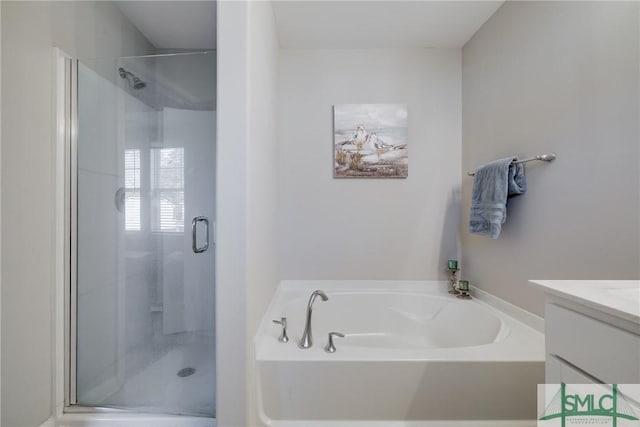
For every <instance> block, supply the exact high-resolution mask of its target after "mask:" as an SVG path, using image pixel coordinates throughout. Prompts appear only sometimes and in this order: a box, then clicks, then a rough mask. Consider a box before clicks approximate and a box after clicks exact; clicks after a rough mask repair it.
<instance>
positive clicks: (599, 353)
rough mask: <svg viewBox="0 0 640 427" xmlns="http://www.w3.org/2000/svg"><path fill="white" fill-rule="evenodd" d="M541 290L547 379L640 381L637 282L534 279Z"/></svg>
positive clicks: (554, 381)
mask: <svg viewBox="0 0 640 427" xmlns="http://www.w3.org/2000/svg"><path fill="white" fill-rule="evenodd" d="M529 283H530V284H531V285H532V286H534V287H536V288H538V289H541V290H542V291H543V292H544V293H545V301H546V303H545V318H544V321H545V377H546V378H545V380H546V383H548V384H558V383H566V384H585V383H605V384H640V281H638V280H532V281H530V282H529Z"/></svg>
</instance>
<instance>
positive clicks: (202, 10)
mask: <svg viewBox="0 0 640 427" xmlns="http://www.w3.org/2000/svg"><path fill="white" fill-rule="evenodd" d="M114 3H115V4H116V5H117V6H118V8H119V9H120V10H121V11H122V13H124V15H125V16H126V17H127V18H128V19H129V21H131V23H132V24H133V25H134V26H135V27H136V28H138V30H139V31H140V32H141V33H142V34H143V35H144V36H145V37H146V38H147V40H149V42H151V44H152V45H154V46H155V47H156V48H158V49H214V48H215V47H216V3H215V1H188V0H180V1H164V0H161V1H154V0H150V1H149V0H145V1H115V2H114Z"/></svg>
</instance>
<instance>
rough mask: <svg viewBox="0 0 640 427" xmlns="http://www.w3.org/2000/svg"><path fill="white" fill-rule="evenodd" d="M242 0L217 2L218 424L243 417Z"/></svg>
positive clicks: (237, 422)
mask: <svg viewBox="0 0 640 427" xmlns="http://www.w3.org/2000/svg"><path fill="white" fill-rule="evenodd" d="M247 9H248V6H247V3H246V2H231V1H224V2H220V3H218V16H217V19H218V20H217V22H218V39H217V40H218V52H217V53H218V98H217V108H216V110H217V112H218V129H217V143H218V145H217V153H216V156H217V159H218V163H217V171H216V173H217V174H216V195H217V205H216V218H217V241H216V247H215V249H216V264H217V268H216V300H217V301H224V303H220V304H218V307H216V325H217V328H216V364H217V367H216V398H217V411H216V412H217V414H216V415H217V418H218V425H219V426H221V427H236V426H244V425H247V423H246V413H247V406H246V398H247V392H248V390H247V384H246V374H245V371H246V363H247V354H246V353H247V345H248V342H247V341H248V337H247V326H246V324H247V318H246V317H247V308H246V304H247V300H246V298H247V277H246V267H245V266H246V260H247V241H246V239H247V227H246V224H247V220H246V218H247V213H246V212H247V185H248V183H247V163H248V162H247V145H248V142H247V141H248V114H247V113H248V84H247V79H248V61H247V59H248V58H247V56H248V55H247V49H248V36H249V34H250V30H249V20H248V10H247Z"/></svg>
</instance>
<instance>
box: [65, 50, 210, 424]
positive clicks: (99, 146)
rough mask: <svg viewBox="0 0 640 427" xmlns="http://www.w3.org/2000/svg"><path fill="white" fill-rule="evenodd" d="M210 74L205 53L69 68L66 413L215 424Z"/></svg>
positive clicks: (84, 63)
mask: <svg viewBox="0 0 640 427" xmlns="http://www.w3.org/2000/svg"><path fill="white" fill-rule="evenodd" d="M215 68H216V56H215V51H202V52H188V53H171V54H165V55H151V56H143V57H124V58H113V59H99V60H80V61H78V62H77V63H76V64H75V68H74V70H73V71H72V73H75V74H74V76H75V79H74V81H75V94H76V96H75V97H73V96H72V102H75V108H74V110H75V111H77V114H76V116H77V117H76V122H75V125H76V127H77V136H76V138H75V141H73V142H72V145H71V147H72V149H71V151H72V153H71V175H72V180H73V182H74V183H75V185H71V188H72V190H71V198H72V200H73V202H72V208H71V219H70V222H71V247H72V250H71V253H72V255H71V270H72V271H73V274H72V275H71V276H72V279H71V284H70V287H71V291H70V292H71V293H72V297H71V301H72V306H71V310H70V313H69V316H70V317H71V320H70V325H72V331H71V340H70V341H71V342H70V353H71V357H70V358H69V359H70V364H69V367H70V370H71V371H72V372H73V374H72V375H71V376H70V380H69V381H70V384H69V399H68V400H69V403H70V405H71V406H72V407H89V408H117V409H124V410H131V411H136V412H152V413H166V414H181V415H194V416H203V417H215V414H216V408H215V400H216V399H215V375H216V372H215V324H214V318H215V317H214V313H215V310H214V307H215V295H214V271H215V258H214V247H213V236H212V230H213V226H211V227H210V226H209V224H211V225H213V222H214V221H215V218H214V214H215V129H216V114H215V75H216V73H215ZM207 245H208V249H205V250H201V249H203V248H205V247H206V246H207Z"/></svg>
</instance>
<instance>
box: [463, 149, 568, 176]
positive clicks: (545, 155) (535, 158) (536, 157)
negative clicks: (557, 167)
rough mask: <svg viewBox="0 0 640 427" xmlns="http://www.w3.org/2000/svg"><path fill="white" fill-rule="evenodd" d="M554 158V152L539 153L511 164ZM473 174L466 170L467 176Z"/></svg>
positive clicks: (548, 160) (546, 160)
mask: <svg viewBox="0 0 640 427" xmlns="http://www.w3.org/2000/svg"><path fill="white" fill-rule="evenodd" d="M555 158H556V153H549V154H540V155H538V156H534V157H529V158H527V159H522V160H517V161H514V162H513V164H514V165H515V164H517V163H527V162H532V161H534V160H542V161H543V162H550V161H552V160H554V159H555ZM475 174H476V173H475V172H467V175H469V176H474V175H475Z"/></svg>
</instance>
